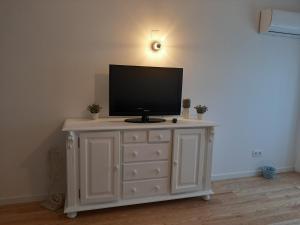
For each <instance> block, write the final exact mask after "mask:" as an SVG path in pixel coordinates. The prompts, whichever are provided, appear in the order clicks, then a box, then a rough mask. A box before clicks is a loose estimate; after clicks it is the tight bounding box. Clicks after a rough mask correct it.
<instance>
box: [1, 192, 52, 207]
mask: <svg viewBox="0 0 300 225" xmlns="http://www.w3.org/2000/svg"><path fill="white" fill-rule="evenodd" d="M47 197H48V195H47V194H43V195H31V196H15V197H8V198H0V206H2V205H11V204H17V203H26V202H36V201H43V200H45V199H47Z"/></svg>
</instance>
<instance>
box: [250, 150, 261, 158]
mask: <svg viewBox="0 0 300 225" xmlns="http://www.w3.org/2000/svg"><path fill="white" fill-rule="evenodd" d="M262 155H263V151H262V150H260V149H255V150H253V151H252V158H260V157H262Z"/></svg>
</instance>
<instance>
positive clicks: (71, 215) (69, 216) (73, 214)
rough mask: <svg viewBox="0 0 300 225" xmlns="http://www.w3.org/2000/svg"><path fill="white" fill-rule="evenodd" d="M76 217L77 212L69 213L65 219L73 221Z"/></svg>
mask: <svg viewBox="0 0 300 225" xmlns="http://www.w3.org/2000/svg"><path fill="white" fill-rule="evenodd" d="M76 216H77V212H71V213H68V214H67V217H68V218H70V219H74V218H75V217H76Z"/></svg>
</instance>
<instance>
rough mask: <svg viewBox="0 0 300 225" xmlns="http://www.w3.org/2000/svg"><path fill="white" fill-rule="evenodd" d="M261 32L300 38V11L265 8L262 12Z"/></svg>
mask: <svg viewBox="0 0 300 225" xmlns="http://www.w3.org/2000/svg"><path fill="white" fill-rule="evenodd" d="M259 32H260V33H266V34H271V35H280V36H288V37H294V38H300V13H297V12H288V11H283V10H276V9H264V10H262V11H261V13H260V27H259Z"/></svg>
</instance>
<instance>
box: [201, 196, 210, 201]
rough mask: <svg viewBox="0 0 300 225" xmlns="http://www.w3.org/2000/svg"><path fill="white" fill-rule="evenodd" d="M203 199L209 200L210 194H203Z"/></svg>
mask: <svg viewBox="0 0 300 225" xmlns="http://www.w3.org/2000/svg"><path fill="white" fill-rule="evenodd" d="M202 199H203V200H204V201H209V200H210V195H204V196H202Z"/></svg>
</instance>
